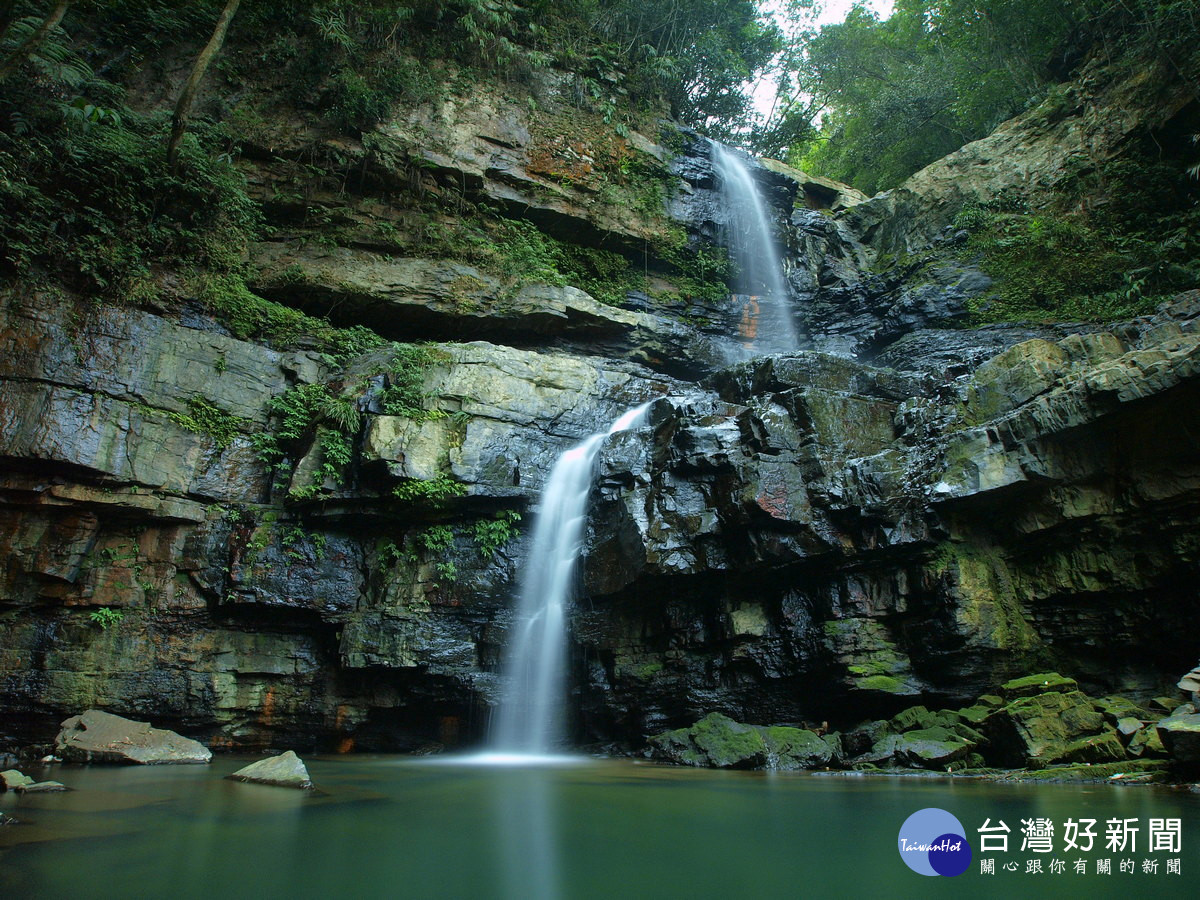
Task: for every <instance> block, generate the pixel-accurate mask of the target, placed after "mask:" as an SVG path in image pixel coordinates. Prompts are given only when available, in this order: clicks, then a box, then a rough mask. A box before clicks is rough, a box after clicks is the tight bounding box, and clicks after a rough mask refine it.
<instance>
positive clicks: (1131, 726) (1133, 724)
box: [1117, 717, 1142, 744]
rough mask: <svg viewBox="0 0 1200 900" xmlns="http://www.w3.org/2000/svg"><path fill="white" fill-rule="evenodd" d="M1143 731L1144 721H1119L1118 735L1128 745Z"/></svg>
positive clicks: (1133, 719)
mask: <svg viewBox="0 0 1200 900" xmlns="http://www.w3.org/2000/svg"><path fill="white" fill-rule="evenodd" d="M1141 730H1142V720H1141V719H1135V718H1132V717H1126V718H1124V719H1118V720H1117V734H1118V735H1119V736H1120V737H1121V739H1122V740H1123V741H1124V742H1125V743H1126V744H1128V743H1129V742H1130V741H1132V740H1133V737H1134V735H1136V734H1137V733H1138V732H1139V731H1141Z"/></svg>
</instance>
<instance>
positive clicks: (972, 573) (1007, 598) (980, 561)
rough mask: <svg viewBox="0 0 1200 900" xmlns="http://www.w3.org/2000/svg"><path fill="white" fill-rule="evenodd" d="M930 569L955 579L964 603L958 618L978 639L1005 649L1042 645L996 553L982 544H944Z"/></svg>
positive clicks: (942, 576)
mask: <svg viewBox="0 0 1200 900" xmlns="http://www.w3.org/2000/svg"><path fill="white" fill-rule="evenodd" d="M930 569H931V570H932V572H933V574H934V575H936V576H937V577H940V578H946V577H954V578H955V579H956V581H957V588H958V592H959V594H960V595H961V597H962V600H963V602H962V603H961V604H960V605H959V611H958V615H959V616H960V618H961V620H962V621H963V622H964V623H965V624H967V625H968V626H970V628H971V629H972V630H973V631H975V632H976V634H977V636H978V638H980V639H982V640H983V641H984V642H986V643H987V644H988V645H990V646H993V647H996V648H999V649H1005V650H1017V651H1031V650H1035V649H1036V648H1037V647H1038V646H1039V639H1038V636H1037V633H1036V632H1035V631H1034V630H1033V627H1032V626H1031V625H1030V624H1029V622H1027V621H1026V619H1025V614H1024V610H1023V608H1022V606H1021V602H1020V599H1019V598H1018V596H1017V592H1016V589H1015V588H1014V585H1013V583H1012V577H1011V575H1010V573H1009V569H1008V564H1007V562H1006V561H1005V559H1004V558H1003V557H1002V556H1001V555H1000V554H999V552H998V551H997V550H995V549H994V548H991V547H988V546H985V545H983V544H981V543H966V542H945V543H943V544H941V545H939V547H938V549H937V550H936V551H935V553H934V556H933V559H932V560H931V565H930Z"/></svg>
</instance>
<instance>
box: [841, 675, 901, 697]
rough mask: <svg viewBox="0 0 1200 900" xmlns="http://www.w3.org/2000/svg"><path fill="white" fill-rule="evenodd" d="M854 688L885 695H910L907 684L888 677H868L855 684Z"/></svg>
mask: <svg viewBox="0 0 1200 900" xmlns="http://www.w3.org/2000/svg"><path fill="white" fill-rule="evenodd" d="M855 687H857V688H858V689H859V690H863V691H882V692H883V693H885V694H908V693H910V691H909V688H908V685H907V684H905V683H904V682H903V681H901V680H900V679H899V678H893V677H892V676H890V675H869V676H867V677H866V678H863V679H861V680H859V681H857V682H855Z"/></svg>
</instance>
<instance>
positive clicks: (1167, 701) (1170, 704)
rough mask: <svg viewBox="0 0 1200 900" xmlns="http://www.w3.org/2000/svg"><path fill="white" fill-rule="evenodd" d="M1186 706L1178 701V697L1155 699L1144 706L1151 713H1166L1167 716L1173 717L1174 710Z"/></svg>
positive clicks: (1181, 701) (1183, 702)
mask: <svg viewBox="0 0 1200 900" xmlns="http://www.w3.org/2000/svg"><path fill="white" fill-rule="evenodd" d="M1186 705H1187V704H1186V703H1185V701H1183V700H1180V699H1179V698H1178V697H1155V698H1154V699H1153V700H1151V701H1150V702H1149V703H1148V704H1146V706H1147V708H1148V709H1149V710H1150V711H1151V712H1157V713H1166V714H1167V715H1169V716H1170V715H1174V713H1175V710H1177V709H1179V707H1181V706H1186Z"/></svg>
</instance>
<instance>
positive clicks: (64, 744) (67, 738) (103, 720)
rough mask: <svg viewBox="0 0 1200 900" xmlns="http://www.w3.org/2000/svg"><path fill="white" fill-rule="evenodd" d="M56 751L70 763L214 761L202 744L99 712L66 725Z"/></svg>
mask: <svg viewBox="0 0 1200 900" xmlns="http://www.w3.org/2000/svg"><path fill="white" fill-rule="evenodd" d="M54 750H55V752H56V753H57V754H58V755H59V756H60V757H62V759H63V760H64V761H66V762H109V763H136V764H139V765H163V764H167V763H206V762H211V761H212V752H211V751H210V750H209V749H208V748H207V747H205V746H204V745H203V744H201V743H199V742H198V741H193V740H192V739H191V738H185V737H183V736H182V735H179V734H176V733H175V732H174V731H168V730H167V729H165V728H152V727H150V725H149V723H147V722H134V721H132V720H130V719H124V718H122V717H121V716H114V715H113V714H112V713H106V712H101V711H100V710H98V709H89V710H88V711H87V712H85V713H83V714H82V715H79V716H73V717H71V718H70V719H67V720H66V721H65V722H63V723H62V730H61V731H59V733H58V737H57V738H55V739H54Z"/></svg>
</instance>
